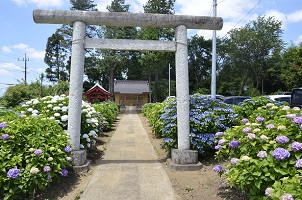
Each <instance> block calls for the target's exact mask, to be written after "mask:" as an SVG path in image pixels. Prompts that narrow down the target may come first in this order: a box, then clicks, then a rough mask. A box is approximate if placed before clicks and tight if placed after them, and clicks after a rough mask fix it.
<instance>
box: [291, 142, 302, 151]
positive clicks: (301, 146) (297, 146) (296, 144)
mask: <svg viewBox="0 0 302 200" xmlns="http://www.w3.org/2000/svg"><path fill="white" fill-rule="evenodd" d="M301 149H302V143H300V142H293V143H292V145H291V150H293V151H300V150H301Z"/></svg>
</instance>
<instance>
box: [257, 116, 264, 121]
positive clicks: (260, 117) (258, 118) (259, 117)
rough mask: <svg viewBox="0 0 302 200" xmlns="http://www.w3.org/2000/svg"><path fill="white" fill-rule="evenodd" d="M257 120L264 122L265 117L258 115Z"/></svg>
mask: <svg viewBox="0 0 302 200" xmlns="http://www.w3.org/2000/svg"><path fill="white" fill-rule="evenodd" d="M256 121H257V122H263V121H264V117H262V116H258V117H256Z"/></svg>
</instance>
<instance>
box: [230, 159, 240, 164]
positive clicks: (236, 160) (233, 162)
mask: <svg viewBox="0 0 302 200" xmlns="http://www.w3.org/2000/svg"><path fill="white" fill-rule="evenodd" d="M238 161H239V159H238V158H231V164H232V165H234V164H236V163H237V162H238Z"/></svg>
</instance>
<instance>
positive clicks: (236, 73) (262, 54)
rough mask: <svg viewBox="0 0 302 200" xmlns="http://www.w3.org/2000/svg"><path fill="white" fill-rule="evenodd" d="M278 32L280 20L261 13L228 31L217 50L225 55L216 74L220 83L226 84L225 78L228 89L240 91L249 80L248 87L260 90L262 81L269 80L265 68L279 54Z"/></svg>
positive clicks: (263, 88)
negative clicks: (226, 36) (221, 45)
mask: <svg viewBox="0 0 302 200" xmlns="http://www.w3.org/2000/svg"><path fill="white" fill-rule="evenodd" d="M282 32H283V31H282V29H281V22H279V21H277V20H275V19H274V18H273V17H267V18H266V17H264V16H260V17H258V18H257V20H254V21H251V22H249V23H248V24H246V25H245V26H244V27H242V28H239V29H234V30H232V31H230V33H229V37H228V38H225V39H223V42H222V44H223V45H225V46H224V52H222V54H221V55H222V56H225V57H224V58H223V60H224V63H223V66H222V67H223V68H222V69H221V72H220V74H219V76H221V79H224V81H225V82H224V84H222V85H228V84H227V83H226V81H231V80H232V82H233V81H234V82H233V83H231V84H230V85H232V86H230V87H229V89H230V90H229V91H230V92H234V91H235V92H236V93H237V94H243V93H244V88H245V86H247V84H249V86H250V88H256V89H257V90H258V91H260V92H261V93H264V92H265V86H264V83H265V82H266V81H269V79H268V78H269V74H268V73H269V72H268V69H270V68H271V67H273V66H274V65H276V63H275V62H274V61H276V60H274V59H275V58H276V57H275V55H277V54H280V52H281V50H282V49H283V46H284V43H283V41H282V39H281V35H282ZM219 53H220V52H219ZM223 76H225V77H224V78H223ZM230 77H233V79H230ZM232 87H234V88H232Z"/></svg>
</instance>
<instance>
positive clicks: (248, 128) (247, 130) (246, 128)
mask: <svg viewBox="0 0 302 200" xmlns="http://www.w3.org/2000/svg"><path fill="white" fill-rule="evenodd" d="M251 131H252V129H251V128H250V127H245V128H243V129H242V132H243V133H250V132H251Z"/></svg>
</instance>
